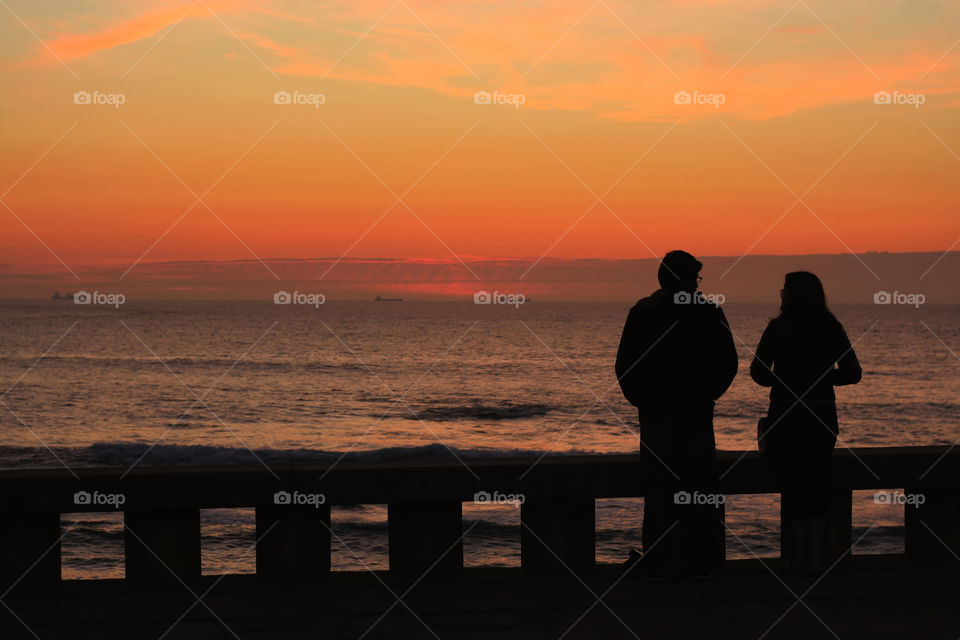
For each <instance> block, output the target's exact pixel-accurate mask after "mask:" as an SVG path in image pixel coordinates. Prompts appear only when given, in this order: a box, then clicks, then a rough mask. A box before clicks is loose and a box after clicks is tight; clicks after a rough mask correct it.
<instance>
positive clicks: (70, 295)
mask: <svg viewBox="0 0 960 640" xmlns="http://www.w3.org/2000/svg"><path fill="white" fill-rule="evenodd" d="M74 295H76V294H74V293H72V292H71V293H68V294H67V295H65V296H61V295H60V292H59V291H54V292H53V299H54V300H73V296H74Z"/></svg>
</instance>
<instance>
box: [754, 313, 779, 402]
mask: <svg viewBox="0 0 960 640" xmlns="http://www.w3.org/2000/svg"><path fill="white" fill-rule="evenodd" d="M772 327H773V321H771V322H770V324H768V325H767V328H766V329H765V330H764V332H763V336H761V337H760V344H758V345H757V350H756V351H755V352H754V354H753V362H751V363H750V377H751V378H753V381H754V382H756V383H757V384H759V385H760V386H761V387H772V386H773V383H774V382H775V381H776V376H774V375H773V359H774V344H775V339H774V337H773V329H772Z"/></svg>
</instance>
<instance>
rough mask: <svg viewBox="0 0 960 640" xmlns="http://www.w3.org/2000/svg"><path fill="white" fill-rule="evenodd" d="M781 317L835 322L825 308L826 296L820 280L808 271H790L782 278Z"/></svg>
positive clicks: (828, 310)
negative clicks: (820, 319)
mask: <svg viewBox="0 0 960 640" xmlns="http://www.w3.org/2000/svg"><path fill="white" fill-rule="evenodd" d="M780 316H781V317H796V316H804V317H808V318H809V317H822V318H829V319H830V320H833V321H836V318H835V317H834V315H833V314H832V313H831V312H830V309H828V308H827V294H826V293H825V292H824V290H823V283H822V282H820V278H818V277H817V276H816V275H814V274H812V273H810V272H809V271H791V272H790V273H788V274H787V275H786V276H784V278H783V296H782V299H781V301H780Z"/></svg>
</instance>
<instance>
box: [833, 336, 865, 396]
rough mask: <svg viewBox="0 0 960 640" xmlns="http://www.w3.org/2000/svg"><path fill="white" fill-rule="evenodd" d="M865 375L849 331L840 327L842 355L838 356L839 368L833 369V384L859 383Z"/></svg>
mask: <svg viewBox="0 0 960 640" xmlns="http://www.w3.org/2000/svg"><path fill="white" fill-rule="evenodd" d="M862 376H863V369H862V368H861V367H860V361H859V360H858V359H857V354H856V352H854V350H853V346H852V345H851V344H850V338H848V337H847V332H846V331H845V330H844V329H843V327H840V355H839V357H838V358H837V368H836V369H834V370H833V380H832V382H833V385H834V386H836V387H839V386H842V385H845V384H857V383H858V382H860V378H861V377H862Z"/></svg>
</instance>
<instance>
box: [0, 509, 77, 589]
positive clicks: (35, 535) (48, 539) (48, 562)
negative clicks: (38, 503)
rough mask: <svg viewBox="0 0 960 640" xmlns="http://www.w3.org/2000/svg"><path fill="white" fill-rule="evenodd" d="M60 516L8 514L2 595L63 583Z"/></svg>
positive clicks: (0, 554) (1, 528) (0, 565)
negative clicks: (61, 580)
mask: <svg viewBox="0 0 960 640" xmlns="http://www.w3.org/2000/svg"><path fill="white" fill-rule="evenodd" d="M61 535H62V534H61V533H60V514H59V513H7V514H4V515H3V517H2V518H0V587H2V591H6V590H7V589H9V588H11V587H14V585H16V586H15V588H16V589H18V590H19V589H36V588H42V587H53V586H56V585H58V584H59V583H60V536H61Z"/></svg>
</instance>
